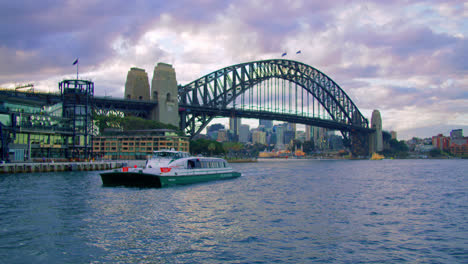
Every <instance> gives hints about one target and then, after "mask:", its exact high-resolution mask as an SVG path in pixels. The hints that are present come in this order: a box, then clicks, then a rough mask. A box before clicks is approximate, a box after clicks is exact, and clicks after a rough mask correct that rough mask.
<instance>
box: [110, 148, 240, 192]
mask: <svg viewBox="0 0 468 264" xmlns="http://www.w3.org/2000/svg"><path fill="white" fill-rule="evenodd" d="M239 176H241V173H239V172H236V171H234V170H233V169H232V168H231V166H229V164H228V162H227V161H226V160H224V159H220V158H208V157H192V156H190V155H189V154H188V153H186V152H182V151H174V150H162V151H155V152H154V154H153V156H152V157H151V159H149V160H148V161H147V162H146V166H145V168H129V167H123V168H122V169H119V170H113V171H108V172H104V173H101V179H102V183H103V185H104V186H135V187H166V186H172V185H180V184H190V183H196V182H205V181H211V180H220V179H228V178H235V177H239Z"/></svg>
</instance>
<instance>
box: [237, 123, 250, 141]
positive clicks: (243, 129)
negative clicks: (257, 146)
mask: <svg viewBox="0 0 468 264" xmlns="http://www.w3.org/2000/svg"><path fill="white" fill-rule="evenodd" d="M249 135H250V127H249V125H241V126H240V129H239V142H242V143H247V142H249Z"/></svg>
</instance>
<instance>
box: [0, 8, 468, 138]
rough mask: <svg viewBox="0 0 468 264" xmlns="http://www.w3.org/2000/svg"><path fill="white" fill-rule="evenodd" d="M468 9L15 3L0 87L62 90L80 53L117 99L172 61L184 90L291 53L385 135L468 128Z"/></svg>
mask: <svg viewBox="0 0 468 264" xmlns="http://www.w3.org/2000/svg"><path fill="white" fill-rule="evenodd" d="M467 7H468V6H467V5H466V3H463V2H460V1H444V2H440V1H422V0H421V1H411V2H408V1H406V0H398V1H372V2H350V1H344V0H339V1H318V0H317V1H315V0H314V1H300V0H297V1H280V0H274V1H265V0H254V1H248V0H240V1H215V0H203V1H188V0H182V1H165V2H164V1H163V2H161V1H149V0H142V1H137V2H135V3H130V2H128V1H123V0H117V1H113V2H112V4H110V3H109V2H108V1H103V0H101V1H99V0H98V1H95V0H83V1H80V2H79V3H78V2H76V1H75V2H74V1H70V0H66V1H59V0H45V1H26V0H20V1H9V2H8V1H7V2H4V3H3V2H2V3H1V4H0V39H2V42H1V43H0V61H1V62H2V63H1V64H0V84H1V86H6V85H5V84H9V85H11V84H12V83H15V82H26V81H28V82H29V81H33V82H35V83H36V84H37V86H40V87H44V88H45V89H46V90H47V89H50V88H48V86H50V85H53V86H54V87H53V88H54V89H55V88H56V85H57V83H58V82H59V81H60V80H61V79H62V78H69V77H71V78H73V76H74V74H75V68H74V67H73V66H72V65H71V63H72V62H73V61H74V60H75V58H77V57H79V58H80V65H79V67H80V74H81V76H83V78H88V79H92V80H93V81H94V82H95V87H96V93H97V94H98V95H105V94H106V93H107V94H112V95H115V96H117V97H118V96H119V95H122V94H123V87H124V85H125V78H126V74H127V72H128V70H129V69H130V67H134V66H136V67H140V68H143V69H145V70H146V71H147V73H148V75H149V77H150V78H151V77H152V72H153V69H154V66H155V65H156V63H157V62H167V63H171V64H173V66H174V67H175V69H176V73H177V78H178V82H179V84H186V83H188V82H190V81H193V80H195V79H197V78H199V77H201V76H203V75H205V74H208V73H210V72H212V71H215V70H217V69H220V68H224V67H226V66H229V65H233V64H237V63H242V62H246V61H253V60H261V59H270V58H280V56H281V54H282V53H283V52H285V51H286V52H288V56H287V57H286V58H287V59H293V60H299V61H301V62H304V63H306V64H309V65H311V66H313V67H315V68H317V69H319V70H320V71H322V72H324V73H325V74H326V75H328V76H329V77H330V78H332V79H333V80H335V81H336V82H337V83H338V84H339V85H340V86H341V87H342V88H343V89H344V90H345V92H346V93H347V94H348V95H349V96H350V97H351V98H352V100H353V101H354V102H355V103H356V105H357V106H358V108H360V109H361V110H362V112H365V113H371V112H372V109H381V110H382V115H383V117H384V120H385V121H384V127H385V124H389V125H390V126H391V127H395V128H398V129H407V130H408V131H409V129H411V126H413V127H416V126H418V127H424V124H434V126H436V125H437V124H439V125H440V124H444V125H445V124H446V123H447V122H446V120H452V121H453V123H454V124H462V123H463V120H464V119H463V117H464V116H463V115H462V114H461V113H463V112H466V105H467V103H468V102H467V100H468V99H467V97H468V96H467V93H468V91H467V89H468V88H467V87H468V58H467V54H468V36H467V24H466V18H467V17H468V16H467V14H468V11H467V10H468V8H467ZM297 50H301V51H302V52H301V54H297V55H296V54H295V52H296V51H297ZM431 116H432V118H431ZM452 117H455V118H452ZM411 118H418V119H419V120H421V122H419V121H418V122H412V121H411ZM452 121H451V122H452ZM444 122H445V123H444Z"/></svg>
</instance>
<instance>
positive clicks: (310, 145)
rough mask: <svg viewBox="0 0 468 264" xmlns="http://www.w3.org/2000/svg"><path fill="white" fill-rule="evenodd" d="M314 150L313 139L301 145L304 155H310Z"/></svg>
mask: <svg viewBox="0 0 468 264" xmlns="http://www.w3.org/2000/svg"><path fill="white" fill-rule="evenodd" d="M314 149H315V146H314V140H313V139H311V140H307V141H304V143H302V150H303V151H304V152H305V153H311V152H312V151H314Z"/></svg>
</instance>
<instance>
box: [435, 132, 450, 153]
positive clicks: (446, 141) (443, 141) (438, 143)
mask: <svg viewBox="0 0 468 264" xmlns="http://www.w3.org/2000/svg"><path fill="white" fill-rule="evenodd" d="M432 146H434V147H435V148H438V149H440V150H448V149H449V147H450V137H445V136H444V135H443V134H438V135H437V136H433V137H432Z"/></svg>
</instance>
